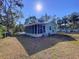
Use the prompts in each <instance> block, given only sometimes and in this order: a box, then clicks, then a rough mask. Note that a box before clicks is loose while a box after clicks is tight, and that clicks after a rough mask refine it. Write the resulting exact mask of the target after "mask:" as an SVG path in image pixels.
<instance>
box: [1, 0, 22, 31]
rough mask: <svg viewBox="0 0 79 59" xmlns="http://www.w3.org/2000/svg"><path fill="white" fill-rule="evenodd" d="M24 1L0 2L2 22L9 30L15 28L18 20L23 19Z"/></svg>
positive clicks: (5, 0)
mask: <svg viewBox="0 0 79 59" xmlns="http://www.w3.org/2000/svg"><path fill="white" fill-rule="evenodd" d="M22 7H23V4H22V0H0V21H1V24H2V25H4V26H6V27H7V31H9V29H11V28H14V27H15V21H16V19H19V18H20V17H22V12H21V9H22Z"/></svg>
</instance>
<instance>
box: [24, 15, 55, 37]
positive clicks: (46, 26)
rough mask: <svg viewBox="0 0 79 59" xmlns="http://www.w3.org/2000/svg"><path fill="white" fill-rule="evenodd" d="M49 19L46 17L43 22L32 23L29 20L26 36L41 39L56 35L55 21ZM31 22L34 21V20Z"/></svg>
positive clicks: (26, 25) (26, 26)
mask: <svg viewBox="0 0 79 59" xmlns="http://www.w3.org/2000/svg"><path fill="white" fill-rule="evenodd" d="M45 17H46V20H45ZM47 17H48V16H44V19H43V18H41V21H40V20H38V21H36V22H32V23H31V21H30V18H29V21H28V22H27V24H25V32H26V35H30V36H32V37H41V36H46V35H51V34H55V33H56V23H55V20H54V19H53V18H47ZM35 19H36V18H35ZM31 20H34V18H33V19H31ZM42 20H44V21H42Z"/></svg>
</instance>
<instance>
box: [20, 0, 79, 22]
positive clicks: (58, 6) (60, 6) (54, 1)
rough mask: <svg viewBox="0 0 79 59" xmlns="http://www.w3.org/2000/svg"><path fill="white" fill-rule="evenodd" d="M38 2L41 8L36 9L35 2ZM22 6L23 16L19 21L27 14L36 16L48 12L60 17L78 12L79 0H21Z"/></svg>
mask: <svg viewBox="0 0 79 59" xmlns="http://www.w3.org/2000/svg"><path fill="white" fill-rule="evenodd" d="M38 3H40V5H41V7H42V8H41V10H40V11H38V9H36V6H37V5H36V4H38ZM23 4H24V7H23V9H22V12H23V15H24V18H23V19H20V21H21V23H24V22H25V19H26V18H27V17H29V16H36V17H37V18H39V17H41V16H43V15H45V14H48V15H51V16H53V15H56V16H58V17H62V16H65V15H68V14H70V13H72V12H79V0H23Z"/></svg>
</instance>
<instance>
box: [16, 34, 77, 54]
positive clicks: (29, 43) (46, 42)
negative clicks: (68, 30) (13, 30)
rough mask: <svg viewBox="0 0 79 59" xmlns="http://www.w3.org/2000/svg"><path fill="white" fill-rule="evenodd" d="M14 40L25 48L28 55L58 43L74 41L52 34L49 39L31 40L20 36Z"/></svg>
mask: <svg viewBox="0 0 79 59" xmlns="http://www.w3.org/2000/svg"><path fill="white" fill-rule="evenodd" d="M16 38H17V39H18V41H19V42H20V43H21V44H22V46H23V47H24V48H25V50H26V51H27V52H28V54H29V55H32V54H35V53H37V52H40V51H42V50H44V49H47V48H50V47H52V46H54V45H55V44H57V43H59V42H63V41H76V40H75V39H74V38H72V37H70V36H68V35H60V34H54V35H51V36H49V37H40V38H33V37H29V36H24V35H21V36H17V37H16Z"/></svg>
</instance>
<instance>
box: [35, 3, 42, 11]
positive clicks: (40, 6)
mask: <svg viewBox="0 0 79 59" xmlns="http://www.w3.org/2000/svg"><path fill="white" fill-rule="evenodd" d="M42 8H43V6H42V4H41V3H37V4H36V11H37V12H40V11H42Z"/></svg>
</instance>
